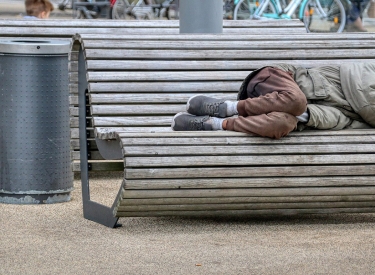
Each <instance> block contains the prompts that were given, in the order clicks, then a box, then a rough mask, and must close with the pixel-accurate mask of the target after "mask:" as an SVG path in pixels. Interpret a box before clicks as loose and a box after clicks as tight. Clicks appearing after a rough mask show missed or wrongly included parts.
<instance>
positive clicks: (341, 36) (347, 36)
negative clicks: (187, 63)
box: [80, 32, 375, 43]
mask: <svg viewBox="0 0 375 275" xmlns="http://www.w3.org/2000/svg"><path fill="white" fill-rule="evenodd" d="M80 38H81V39H82V40H83V41H86V40H94V39H96V40H102V39H103V35H99V34H87V33H82V34H80ZM105 38H106V39H108V40H113V41H114V40H139V39H142V40H160V41H161V40H178V41H194V40H200V41H206V40H216V41H228V40H240V41H246V40H250V41H264V42H265V43H267V42H268V41H280V43H282V42H285V41H299V40H317V41H322V40H326V41H330V40H332V39H335V40H343V41H345V42H346V41H348V40H362V41H365V40H373V39H374V38H375V33H371V32H369V33H329V34H327V33H325V34H318V33H299V34H292V33H280V32H279V33H277V34H272V35H270V34H269V33H265V32H263V33H262V34H260V35H256V36H254V35H249V34H243V33H242V34H232V33H228V34H225V35H222V34H205V35H201V34H184V35H168V34H164V35H156V34H143V35H137V34H133V35H126V34H116V35H111V34H106V35H105Z"/></svg>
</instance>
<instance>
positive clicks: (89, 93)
mask: <svg viewBox="0 0 375 275" xmlns="http://www.w3.org/2000/svg"><path fill="white" fill-rule="evenodd" d="M374 42H375V35H374V34H368V33H364V34H304V35H279V36H275V35H265V36H250V35H249V36H247V35H179V36H163V37H155V36H142V37H140V36H135V37H131V36H123V37H121V36H116V37H113V36H104V37H103V36H96V35H81V36H79V35H77V36H76V37H74V39H73V43H72V51H71V53H70V62H71V66H70V74H71V81H72V82H74V81H77V82H78V85H73V84H72V87H71V88H72V93H73V94H74V93H76V94H78V95H79V106H80V107H79V115H80V126H79V127H80V129H79V130H80V149H81V151H80V155H81V177H82V192H83V211H84V217H85V218H87V219H90V220H94V221H96V222H99V223H101V224H104V225H107V226H110V227H113V226H116V223H117V220H118V218H119V217H129V216H164V215H188V216H195V215H200V216H211V215H215V216H216V215H248V216H252V215H268V214H270V215H272V214H274V215H281V214H283V215H285V214H286V215H289V214H301V213H344V212H345V213H354V212H374V211H375V137H374V136H375V130H342V131H318V130H316V131H303V132H293V133H291V134H290V135H289V136H287V137H285V138H282V139H280V140H273V139H269V138H262V137H256V136H252V135H248V134H244V133H237V132H230V131H215V132H173V131H171V129H170V125H171V121H172V117H173V116H174V114H176V113H177V112H179V111H183V110H184V109H185V104H186V101H187V99H188V98H189V97H190V96H192V95H194V94H201V93H204V94H208V95H214V96H219V97H226V98H230V99H235V98H236V94H237V91H238V89H239V86H240V84H241V83H242V80H243V78H244V77H245V76H246V75H247V74H248V73H249V72H251V71H252V70H254V69H256V68H258V67H260V66H264V65H269V64H270V63H273V62H287V63H291V64H294V65H301V66H305V67H312V66H316V65H324V64H342V63H344V62H360V61H375V49H374ZM90 129H92V131H93V132H90V131H89V130H90ZM90 135H94V137H95V140H96V142H95V148H96V147H98V148H99V151H100V154H101V155H102V156H103V157H104V158H107V159H119V160H120V161H121V167H122V169H124V179H123V184H122V186H121V188H120V190H119V193H118V196H117V198H115V200H114V203H113V206H112V207H106V206H103V205H101V204H99V203H97V202H94V201H92V200H90V188H89V176H88V175H89V170H90V165H91V168H92V165H94V164H95V161H94V162H92V161H90V160H89V158H90V156H92V154H91V152H90V150H91V149H92V148H93V147H94V144H92V143H94V142H93V141H91V142H90V144H88V140H89V138H88V137H90Z"/></svg>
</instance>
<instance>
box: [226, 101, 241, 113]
mask: <svg viewBox="0 0 375 275" xmlns="http://www.w3.org/2000/svg"><path fill="white" fill-rule="evenodd" d="M225 103H226V104H227V116H234V115H238V111H237V104H238V101H229V100H226V101H225Z"/></svg>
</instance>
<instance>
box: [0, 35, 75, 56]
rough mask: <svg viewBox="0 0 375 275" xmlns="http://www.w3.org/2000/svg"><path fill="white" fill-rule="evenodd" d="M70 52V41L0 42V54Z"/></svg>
mask: <svg viewBox="0 0 375 275" xmlns="http://www.w3.org/2000/svg"><path fill="white" fill-rule="evenodd" d="M69 51H70V41H68V40H48V39H46V40H44V39H35V40H34V39H22V38H21V39H12V40H0V54H1V53H13V54H41V55H46V54H47V55H50V54H51V55H53V54H67V53H69Z"/></svg>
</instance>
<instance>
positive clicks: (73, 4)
mask: <svg viewBox="0 0 375 275" xmlns="http://www.w3.org/2000/svg"><path fill="white" fill-rule="evenodd" d="M114 1H116V0H109V1H108V0H101V1H100V0H99V1H96V0H63V1H61V2H60V3H59V4H58V6H57V7H58V9H59V10H62V11H64V10H66V9H72V11H73V12H72V15H73V18H74V19H82V18H83V19H96V18H99V17H106V18H108V7H110V6H111V5H112V2H114Z"/></svg>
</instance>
